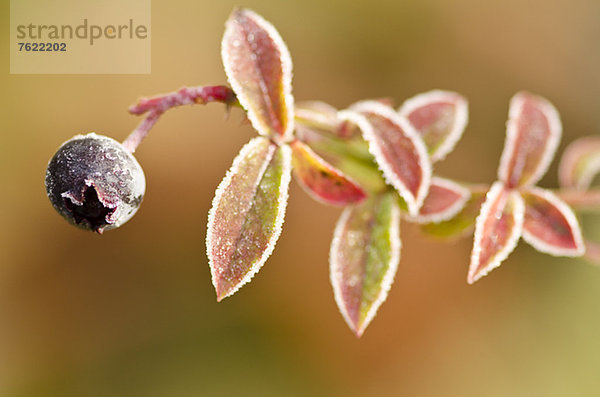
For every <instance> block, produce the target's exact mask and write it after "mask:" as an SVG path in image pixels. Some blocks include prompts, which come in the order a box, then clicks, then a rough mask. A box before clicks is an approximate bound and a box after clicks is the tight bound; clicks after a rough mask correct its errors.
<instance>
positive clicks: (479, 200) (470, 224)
mask: <svg viewBox="0 0 600 397" xmlns="http://www.w3.org/2000/svg"><path fill="white" fill-rule="evenodd" d="M484 201H485V194H484V193H479V192H476V193H471V197H470V198H469V200H467V202H466V203H465V205H464V206H463V208H462V210H460V211H459V212H458V213H457V214H456V215H454V216H453V217H452V218H450V219H448V220H445V221H441V222H438V223H427V224H424V225H421V230H422V231H423V232H425V233H426V234H428V235H430V236H433V237H441V238H448V237H459V236H463V235H465V234H467V233H471V232H472V230H473V228H474V227H475V220H476V219H477V215H479V212H480V210H481V205H482V204H483V202H484Z"/></svg>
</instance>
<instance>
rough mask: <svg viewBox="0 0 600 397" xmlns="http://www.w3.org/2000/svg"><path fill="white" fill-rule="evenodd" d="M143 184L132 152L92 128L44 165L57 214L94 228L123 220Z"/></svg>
mask: <svg viewBox="0 0 600 397" xmlns="http://www.w3.org/2000/svg"><path fill="white" fill-rule="evenodd" d="M145 189H146V181H145V178H144V172H143V171H142V168H141V167H140V165H139V163H138V162H137V160H136V159H135V157H133V155H132V154H131V153H130V152H128V151H127V150H125V149H124V148H123V146H122V145H121V144H120V143H119V142H117V141H115V140H114V139H112V138H109V137H106V136H101V135H96V134H94V133H91V134H87V135H77V136H75V137H73V138H72V139H70V140H68V141H67V142H65V143H64V144H63V145H62V146H61V147H60V148H59V149H58V151H57V152H56V154H55V155H54V157H52V159H51V160H50V162H49V163H48V168H47V170H46V192H47V194H48V198H49V199H50V201H51V202H52V205H53V206H54V208H55V209H56V210H57V211H58V213H59V214H61V215H62V216H63V217H64V218H65V219H66V220H68V221H69V222H71V223H73V224H74V225H76V226H79V227H81V228H83V229H86V230H91V231H95V232H98V233H102V232H104V231H105V230H110V229H114V228H117V227H119V226H121V225H122V224H124V223H125V222H127V221H128V220H129V219H130V218H131V217H132V216H133V215H134V214H135V212H136V211H137V209H138V208H139V206H140V203H141V202H142V198H143V196H144V192H145Z"/></svg>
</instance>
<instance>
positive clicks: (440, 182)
mask: <svg viewBox="0 0 600 397" xmlns="http://www.w3.org/2000/svg"><path fill="white" fill-rule="evenodd" d="M470 196H471V193H470V192H469V190H468V189H467V188H465V187H463V186H461V185H459V184H458V183H456V182H452V181H451V180H449V179H444V178H440V177H433V178H432V179H431V186H430V187H429V193H428V194H427V197H425V201H424V202H423V206H422V207H421V208H420V210H419V215H418V216H416V217H413V218H412V219H413V220H414V221H416V222H418V223H430V222H435V223H439V222H442V221H445V220H448V219H451V218H453V217H454V216H455V215H456V214H458V213H459V212H460V211H461V210H462V209H463V208H464V206H465V204H466V203H467V201H468V200H469V198H470Z"/></svg>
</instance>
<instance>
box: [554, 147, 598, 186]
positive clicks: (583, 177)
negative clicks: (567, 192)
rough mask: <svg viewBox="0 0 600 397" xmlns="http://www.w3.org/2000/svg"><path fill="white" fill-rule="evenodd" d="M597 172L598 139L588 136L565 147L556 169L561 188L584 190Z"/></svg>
mask: <svg viewBox="0 0 600 397" xmlns="http://www.w3.org/2000/svg"><path fill="white" fill-rule="evenodd" d="M598 172H600V137H597V136H588V137H584V138H579V139H577V140H576V141H573V142H572V143H571V144H570V145H569V146H567V148H566V149H565V151H564V153H563V156H562V158H561V160H560V165H559V167H558V179H559V181H560V185H561V186H562V187H566V188H576V189H579V190H586V189H588V188H589V187H590V185H591V184H592V181H593V180H594V177H595V176H596V175H597V174H598Z"/></svg>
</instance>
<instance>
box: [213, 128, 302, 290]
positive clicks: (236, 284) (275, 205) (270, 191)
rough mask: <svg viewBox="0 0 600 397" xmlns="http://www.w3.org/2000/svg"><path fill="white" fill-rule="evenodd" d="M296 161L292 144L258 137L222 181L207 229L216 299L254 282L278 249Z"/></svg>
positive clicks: (238, 158) (244, 149) (236, 159)
mask: <svg viewBox="0 0 600 397" xmlns="http://www.w3.org/2000/svg"><path fill="white" fill-rule="evenodd" d="M291 162H292V155H291V150H290V148H289V147H288V146H287V145H284V146H281V147H278V146H277V145H275V144H273V143H272V142H271V141H269V140H268V139H267V138H263V137H259V138H254V139H253V140H251V141H250V142H249V143H247V144H246V146H244V147H243V148H242V150H241V151H240V153H239V154H238V156H237V157H236V158H235V160H234V161H233V165H232V166H231V169H230V170H229V171H228V172H227V175H226V176H225V178H224V179H223V181H222V182H221V183H220V184H219V187H218V188H217V191H216V193H215V198H214V199H213V204H212V208H211V210H210V212H209V215H208V230H207V232H206V252H207V255H208V259H209V263H210V269H211V274H212V280H213V284H214V286H215V289H216V292H217V300H219V301H220V300H221V299H223V298H225V297H227V296H229V295H231V294H233V293H234V292H236V291H237V290H238V289H239V288H240V287H241V286H242V285H244V284H245V283H247V282H248V281H250V279H251V278H252V276H254V274H256V272H258V270H259V269H260V268H261V266H262V265H263V264H264V263H265V261H266V260H267V258H268V257H269V255H271V252H273V248H274V247H275V243H276V241H277V239H278V237H279V234H280V233H281V226H282V225H283V218H284V214H285V207H286V205H287V198H288V186H289V182H290V179H291V178H290V177H291Z"/></svg>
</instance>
